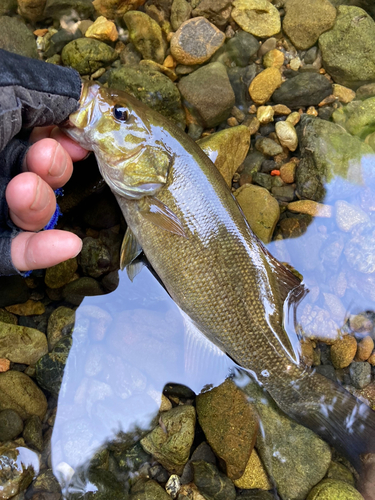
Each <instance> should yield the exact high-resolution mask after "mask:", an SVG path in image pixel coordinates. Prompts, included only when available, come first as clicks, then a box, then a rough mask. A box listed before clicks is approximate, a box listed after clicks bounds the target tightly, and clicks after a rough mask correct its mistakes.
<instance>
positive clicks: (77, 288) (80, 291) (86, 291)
mask: <svg viewBox="0 0 375 500" xmlns="http://www.w3.org/2000/svg"><path fill="white" fill-rule="evenodd" d="M62 295H63V298H64V299H65V300H67V301H68V302H70V303H71V304H74V305H77V306H78V305H79V304H80V303H81V302H82V300H83V299H84V298H85V297H87V296H88V297H93V296H96V295H104V290H103V288H102V287H101V286H100V283H98V281H96V280H95V279H94V278H90V277H89V276H83V277H82V278H78V279H77V280H74V281H72V282H70V283H68V284H67V285H66V286H65V287H64V288H63V292H62Z"/></svg>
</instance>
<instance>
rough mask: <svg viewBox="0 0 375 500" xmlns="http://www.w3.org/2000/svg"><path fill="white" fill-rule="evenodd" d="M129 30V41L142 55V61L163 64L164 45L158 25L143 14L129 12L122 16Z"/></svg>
mask: <svg viewBox="0 0 375 500" xmlns="http://www.w3.org/2000/svg"><path fill="white" fill-rule="evenodd" d="M124 21H125V24H126V26H127V27H128V30H129V38H130V41H131V42H132V43H133V44H134V46H135V48H136V49H137V50H139V52H140V53H141V54H142V56H143V59H151V60H152V61H155V62H157V63H159V64H163V61H164V58H165V49H166V43H165V41H164V38H163V33H162V30H161V28H160V26H159V25H158V23H157V22H156V21H155V20H154V19H152V18H151V17H150V16H148V15H147V14H145V13H144V12H139V11H136V10H130V11H129V12H127V13H126V14H125V15H124Z"/></svg>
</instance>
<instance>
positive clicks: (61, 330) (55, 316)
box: [47, 306, 75, 350]
mask: <svg viewBox="0 0 375 500" xmlns="http://www.w3.org/2000/svg"><path fill="white" fill-rule="evenodd" d="M74 323H75V311H73V309H70V308H69V307H65V306H60V307H58V308H57V309H55V310H54V311H53V312H52V313H51V315H50V317H49V318H48V325H47V339H48V348H49V350H52V349H53V348H54V347H55V345H56V344H57V342H58V341H59V340H61V339H62V338H63V337H64V336H65V335H70V334H71V333H72V331H73V327H74Z"/></svg>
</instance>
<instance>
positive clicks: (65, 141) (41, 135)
mask: <svg viewBox="0 0 375 500" xmlns="http://www.w3.org/2000/svg"><path fill="white" fill-rule="evenodd" d="M47 137H51V138H52V139H55V140H56V141H57V142H59V143H60V144H61V145H62V146H63V148H64V149H65V150H66V151H67V152H68V154H69V155H70V157H71V158H72V160H73V162H75V161H80V160H83V158H85V157H86V156H87V153H88V151H87V149H84V148H82V147H81V146H80V145H79V144H77V143H76V142H74V141H73V139H71V138H70V137H68V136H67V135H66V134H64V132H62V131H61V130H60V129H59V128H58V127H54V126H52V127H35V128H34V129H33V131H32V132H31V134H30V137H29V142H31V143H34V142H36V141H40V140H41V139H45V138H47Z"/></svg>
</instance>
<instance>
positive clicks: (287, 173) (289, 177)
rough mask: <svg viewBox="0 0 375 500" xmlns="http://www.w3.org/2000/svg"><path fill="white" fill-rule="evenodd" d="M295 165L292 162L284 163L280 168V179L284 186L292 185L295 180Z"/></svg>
mask: <svg viewBox="0 0 375 500" xmlns="http://www.w3.org/2000/svg"><path fill="white" fill-rule="evenodd" d="M296 168H297V164H296V163H295V162H294V161H290V162H288V163H285V165H283V166H282V167H280V177H281V180H282V181H283V182H285V184H293V182H294V178H295V172H296Z"/></svg>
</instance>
